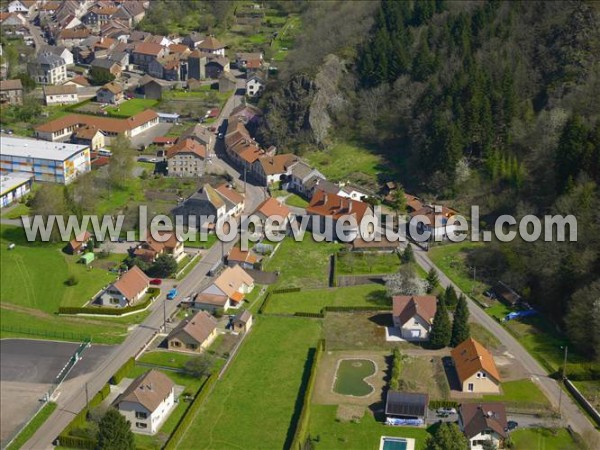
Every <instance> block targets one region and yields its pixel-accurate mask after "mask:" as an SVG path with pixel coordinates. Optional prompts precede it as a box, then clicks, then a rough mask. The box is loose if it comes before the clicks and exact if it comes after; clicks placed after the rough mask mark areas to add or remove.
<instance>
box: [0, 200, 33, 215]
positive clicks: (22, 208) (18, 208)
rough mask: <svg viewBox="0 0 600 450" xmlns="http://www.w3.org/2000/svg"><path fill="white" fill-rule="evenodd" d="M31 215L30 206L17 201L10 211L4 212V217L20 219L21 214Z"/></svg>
mask: <svg viewBox="0 0 600 450" xmlns="http://www.w3.org/2000/svg"><path fill="white" fill-rule="evenodd" d="M28 215H29V206H27V205H26V204H25V203H17V204H16V205H15V206H13V207H12V208H10V210H9V211H7V212H3V213H2V218H3V219H19V218H20V217H21V216H28Z"/></svg>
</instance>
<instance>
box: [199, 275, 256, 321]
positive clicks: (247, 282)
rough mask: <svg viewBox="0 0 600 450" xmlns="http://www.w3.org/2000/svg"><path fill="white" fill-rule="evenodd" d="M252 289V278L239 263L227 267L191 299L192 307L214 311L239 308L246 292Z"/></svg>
mask: <svg viewBox="0 0 600 450" xmlns="http://www.w3.org/2000/svg"><path fill="white" fill-rule="evenodd" d="M252 289H254V279H253V278H252V277H251V276H250V275H248V273H247V272H246V271H245V270H244V269H242V268H241V267H240V266H239V265H236V266H233V267H227V268H226V269H225V270H224V271H223V272H221V274H220V275H219V276H218V277H217V278H215V280H214V281H213V282H212V283H210V284H209V285H208V286H206V287H205V288H204V289H202V290H201V291H200V292H199V293H198V294H197V295H196V296H195V297H194V299H193V302H192V307H193V308H194V309H200V310H204V311H211V312H214V311H215V310H216V309H223V310H227V309H229V308H239V307H240V305H241V304H242V302H243V301H244V298H245V297H246V294H248V293H250V292H252Z"/></svg>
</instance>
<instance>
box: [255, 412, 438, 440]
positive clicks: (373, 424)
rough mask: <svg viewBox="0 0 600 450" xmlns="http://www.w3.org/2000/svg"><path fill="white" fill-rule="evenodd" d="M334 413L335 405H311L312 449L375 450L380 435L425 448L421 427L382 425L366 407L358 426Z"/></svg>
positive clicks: (424, 435) (424, 432)
mask: <svg viewBox="0 0 600 450" xmlns="http://www.w3.org/2000/svg"><path fill="white" fill-rule="evenodd" d="M336 410H337V406H336V405H315V404H312V405H311V407H310V428H309V429H310V436H311V437H312V438H313V445H314V448H315V449H317V450H379V442H380V439H381V436H395V437H404V438H413V439H415V440H416V445H415V449H416V450H424V449H425V440H426V439H427V436H428V433H427V430H425V429H423V428H411V427H390V426H386V425H385V424H383V423H382V422H377V421H375V419H374V418H373V415H372V414H371V412H370V411H369V408H367V407H365V415H364V417H363V418H362V419H361V420H360V421H359V422H358V423H354V422H342V421H338V420H337V419H336ZM265 448H266V447H265Z"/></svg>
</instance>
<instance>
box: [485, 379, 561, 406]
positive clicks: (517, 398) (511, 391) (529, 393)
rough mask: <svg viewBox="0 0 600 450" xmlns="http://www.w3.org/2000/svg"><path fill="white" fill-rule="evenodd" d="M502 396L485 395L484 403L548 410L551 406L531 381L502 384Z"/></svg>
mask: <svg viewBox="0 0 600 450" xmlns="http://www.w3.org/2000/svg"><path fill="white" fill-rule="evenodd" d="M502 391H503V394H502V395H484V396H483V401H486V402H496V401H498V402H504V403H505V404H506V405H507V406H512V407H515V408H516V407H523V408H527V409H540V410H547V409H550V408H551V406H552V405H551V404H550V402H549V401H548V399H547V398H546V396H545V395H544V394H543V393H542V391H541V390H540V388H539V387H538V386H537V385H536V384H535V383H534V382H533V381H531V380H517V381H506V382H504V383H502Z"/></svg>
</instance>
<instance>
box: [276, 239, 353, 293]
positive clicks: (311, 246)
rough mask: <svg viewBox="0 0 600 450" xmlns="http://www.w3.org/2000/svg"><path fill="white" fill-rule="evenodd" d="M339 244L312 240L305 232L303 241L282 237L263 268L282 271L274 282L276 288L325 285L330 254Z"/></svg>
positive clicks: (339, 246)
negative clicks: (275, 250) (273, 253)
mask: <svg viewBox="0 0 600 450" xmlns="http://www.w3.org/2000/svg"><path fill="white" fill-rule="evenodd" d="M340 248H341V245H340V244H334V243H327V242H315V241H314V240H313V239H312V237H310V235H309V234H308V233H307V234H306V236H305V238H304V240H303V241H302V242H296V241H294V239H292V238H285V239H284V240H283V241H282V242H281V244H280V245H279V249H278V250H277V252H276V253H275V255H274V256H273V257H272V258H271V259H270V260H269V261H268V262H267V263H266V265H265V269H264V270H267V271H279V272H281V275H280V276H279V279H278V280H277V283H275V284H274V285H273V288H275V289H277V288H288V287H302V288H311V287H324V286H327V281H328V272H329V257H330V255H332V254H333V253H335V252H337V251H338V250H339V249H340Z"/></svg>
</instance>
